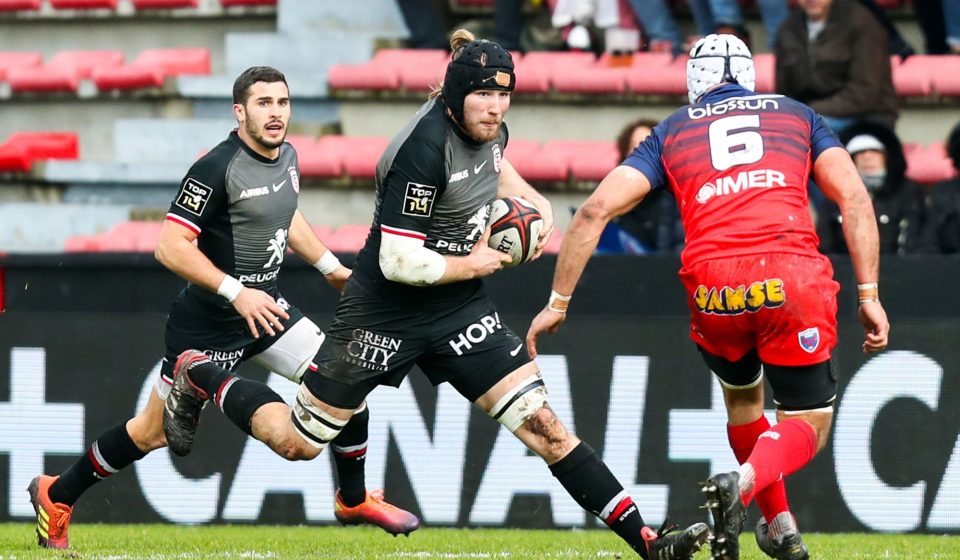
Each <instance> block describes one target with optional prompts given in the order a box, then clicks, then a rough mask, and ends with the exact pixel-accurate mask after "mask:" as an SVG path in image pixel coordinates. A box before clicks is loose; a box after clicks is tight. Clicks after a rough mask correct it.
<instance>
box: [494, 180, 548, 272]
mask: <svg viewBox="0 0 960 560" xmlns="http://www.w3.org/2000/svg"><path fill="white" fill-rule="evenodd" d="M489 224H490V239H489V241H488V243H489V245H490V247H491V248H493V249H496V250H498V251H503V252H504V253H506V254H508V255H510V258H511V259H513V260H512V261H510V262H509V263H507V264H505V265H504V266H506V267H511V266H517V265H518V264H521V263H525V262H527V261H528V260H530V258H531V257H533V254H534V253H536V252H537V242H538V241H539V240H540V232H541V231H542V230H543V216H541V215H540V211H539V210H537V208H536V206H534V205H533V204H531V203H529V202H527V201H526V200H524V199H522V198H519V197H516V196H511V197H509V198H498V199H496V200H494V201H493V204H492V205H491V207H490V221H489Z"/></svg>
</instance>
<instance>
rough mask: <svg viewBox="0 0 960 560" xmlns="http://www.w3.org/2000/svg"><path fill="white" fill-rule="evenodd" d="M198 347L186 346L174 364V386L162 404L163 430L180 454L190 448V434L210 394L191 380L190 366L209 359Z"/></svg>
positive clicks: (181, 455)
mask: <svg viewBox="0 0 960 560" xmlns="http://www.w3.org/2000/svg"><path fill="white" fill-rule="evenodd" d="M209 361H210V358H208V357H207V356H206V355H204V354H203V352H200V351H199V350H186V351H184V352H183V353H182V354H180V357H178V358H177V363H176V365H174V366H173V388H172V389H170V394H169V395H168V396H167V401H166V402H165V403H164V405H163V432H164V433H165V434H166V435H167V445H168V446H170V450H171V451H173V452H174V453H176V454H177V455H179V456H180V457H183V456H185V455H187V454H188V453H190V450H191V449H192V448H193V436H194V434H195V433H196V431H197V423H198V422H199V421H200V412H201V411H202V410H203V405H204V404H206V402H207V400H208V399H209V398H210V396H209V395H207V393H206V391H204V390H203V389H201V388H200V387H197V386H196V385H194V384H193V382H192V381H190V373H189V372H190V368H192V367H194V366H196V365H197V364H202V363H205V362H209Z"/></svg>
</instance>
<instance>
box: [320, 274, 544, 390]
mask: <svg viewBox="0 0 960 560" xmlns="http://www.w3.org/2000/svg"><path fill="white" fill-rule="evenodd" d="M529 362H530V358H529V357H528V355H527V352H526V348H524V344H523V340H521V339H520V337H518V336H517V335H516V334H514V332H513V331H512V330H510V328H509V327H508V326H507V325H505V324H504V323H503V322H502V321H501V320H500V316H499V314H498V313H497V309H496V306H494V304H493V302H492V301H491V300H490V298H489V297H488V296H487V294H486V292H485V291H484V290H482V289H481V290H479V291H478V292H477V293H476V294H474V296H473V297H471V298H470V299H469V300H467V301H465V302H464V303H462V304H459V305H455V306H452V307H451V308H449V309H445V310H442V311H435V310H430V311H425V310H422V309H418V308H415V307H407V306H404V305H400V304H395V303H391V302H388V301H385V300H384V299H382V298H380V297H377V296H375V295H373V294H372V293H371V292H369V291H368V290H367V289H366V288H364V287H362V286H360V285H358V283H355V282H350V283H348V284H347V288H346V289H345V290H344V293H343V297H342V298H341V299H340V306H339V308H338V309H337V315H336V317H335V318H334V320H333V324H332V325H331V326H330V328H329V329H328V330H327V338H326V340H325V342H324V343H323V346H321V348H320V351H319V352H318V353H317V357H316V360H315V364H316V366H317V371H316V372H312V371H309V372H307V374H306V375H305V376H304V383H306V385H307V387H308V388H309V389H310V391H311V392H312V393H313V394H314V395H315V396H316V397H317V398H319V399H320V400H322V401H324V402H326V403H327V404H331V405H333V406H339V407H342V408H355V407H356V406H359V405H360V403H362V402H363V399H364V398H365V397H366V396H367V393H369V392H370V391H371V390H373V388H374V387H376V386H377V385H391V386H393V387H399V386H400V383H401V382H402V381H403V378H404V377H405V376H406V375H407V373H409V372H410V370H411V369H412V368H413V366H414V365H417V366H419V367H420V369H421V370H422V371H423V373H424V374H425V375H426V376H427V379H429V380H430V382H431V383H432V384H433V385H434V386H436V385H439V384H441V383H444V382H449V383H450V385H452V386H453V388H454V389H456V390H457V391H458V392H459V393H460V394H461V395H463V396H464V397H466V398H467V400H469V401H471V402H473V401H476V400H477V399H478V398H480V397H481V396H482V395H483V394H484V393H486V392H487V391H488V390H489V389H490V388H491V387H493V386H494V385H496V384H497V382H498V381H500V380H501V379H503V378H504V377H506V376H507V375H508V374H510V373H511V372H513V371H514V370H516V369H517V368H519V367H521V366H523V365H525V364H527V363H529ZM312 369H313V368H311V370H312ZM321 378H326V379H321Z"/></svg>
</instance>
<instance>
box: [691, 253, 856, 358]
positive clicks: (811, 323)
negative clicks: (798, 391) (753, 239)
mask: <svg viewBox="0 0 960 560" xmlns="http://www.w3.org/2000/svg"><path fill="white" fill-rule="evenodd" d="M680 279H681V280H682V281H683V285H684V287H685V288H686V291H687V304H688V305H689V306H690V338H691V339H693V341H694V342H696V343H697V344H699V345H700V346H702V347H703V348H704V349H705V350H707V351H708V352H710V353H711V354H714V355H717V356H720V357H722V358H725V359H727V360H730V361H732V362H735V361H737V360H739V359H740V358H742V357H743V356H744V355H745V354H746V353H747V352H749V351H750V350H752V349H754V348H756V349H757V353H758V354H759V356H760V361H762V362H763V363H768V364H773V365H779V366H805V365H812V364H817V363H820V362H825V361H827V360H829V359H830V351H831V350H833V347H834V346H836V344H837V292H838V291H839V290H840V285H839V284H837V283H836V282H835V281H834V280H833V267H832V266H831V265H830V261H829V260H828V259H827V258H826V257H824V256H823V255H817V256H805V255H794V254H790V253H767V254H760V255H743V256H737V257H726V258H718V259H711V260H707V261H702V262H699V263H696V264H694V265H693V266H691V267H689V268H687V267H684V268H683V269H681V270H680Z"/></svg>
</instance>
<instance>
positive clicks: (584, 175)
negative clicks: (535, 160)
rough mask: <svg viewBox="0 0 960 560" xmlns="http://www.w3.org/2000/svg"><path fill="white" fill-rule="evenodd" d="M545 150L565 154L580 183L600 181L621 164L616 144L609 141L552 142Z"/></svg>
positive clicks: (548, 143)
mask: <svg viewBox="0 0 960 560" xmlns="http://www.w3.org/2000/svg"><path fill="white" fill-rule="evenodd" d="M543 149H544V150H546V151H550V152H555V153H558V154H564V155H565V156H566V157H567V158H568V160H569V161H570V174H571V175H572V176H573V178H574V179H575V180H579V181H599V180H601V179H603V178H604V177H606V176H607V173H609V172H610V171H611V170H612V169H613V168H614V167H616V166H617V165H618V164H619V163H620V161H619V156H618V154H617V147H616V144H615V143H614V142H612V141H608V140H552V141H550V142H547V143H546V144H545V145H544V146H543Z"/></svg>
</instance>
